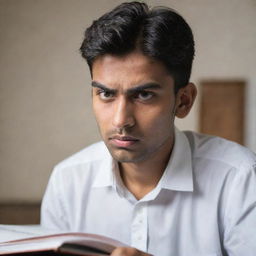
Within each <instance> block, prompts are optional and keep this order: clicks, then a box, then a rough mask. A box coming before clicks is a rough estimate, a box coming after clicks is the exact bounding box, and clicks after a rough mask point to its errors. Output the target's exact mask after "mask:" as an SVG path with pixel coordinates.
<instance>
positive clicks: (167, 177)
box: [92, 128, 193, 191]
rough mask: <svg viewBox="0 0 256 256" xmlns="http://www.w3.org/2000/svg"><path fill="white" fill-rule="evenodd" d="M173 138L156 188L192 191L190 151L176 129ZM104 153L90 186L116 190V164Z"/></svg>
mask: <svg viewBox="0 0 256 256" xmlns="http://www.w3.org/2000/svg"><path fill="white" fill-rule="evenodd" d="M174 137H175V141H174V146H173V150H172V153H171V156H170V159H169V162H168V164H167V167H166V169H165V172H164V174H163V176H162V178H161V180H160V181H159V184H158V186H157V187H158V188H159V187H160V189H161V188H164V189H168V190H176V191H193V174H192V160H191V149H190V145H189V142H188V139H187V137H186V135H185V134H184V133H183V132H181V131H179V130H178V129H177V128H175V136H174ZM106 151H107V152H106V154H105V155H104V158H103V160H102V161H101V163H100V166H99V171H98V173H97V175H96V178H95V180H94V183H93V185H92V186H93V187H107V186H112V187H114V188H115V189H117V186H119V185H120V177H119V176H120V175H118V174H117V172H118V167H117V163H116V161H114V160H113V159H112V157H111V155H110V153H109V152H108V150H107V148H106Z"/></svg>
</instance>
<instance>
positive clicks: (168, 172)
mask: <svg viewBox="0 0 256 256" xmlns="http://www.w3.org/2000/svg"><path fill="white" fill-rule="evenodd" d="M160 186H161V187H162V188H165V189H169V190H177V191H193V172H192V155H191V149H190V144H189V141H188V139H187V137H186V135H185V134H184V133H183V132H181V131H179V130H178V129H177V128H175V141H174V146H173V149H172V154H171V157H170V160H169V162H168V164H167V167H166V169H165V172H164V174H163V176H162V178H161V180H160Z"/></svg>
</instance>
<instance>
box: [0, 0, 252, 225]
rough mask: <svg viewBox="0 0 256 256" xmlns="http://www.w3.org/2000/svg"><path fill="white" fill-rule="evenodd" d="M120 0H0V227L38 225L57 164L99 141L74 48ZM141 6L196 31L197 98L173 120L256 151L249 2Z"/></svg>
mask: <svg viewBox="0 0 256 256" xmlns="http://www.w3.org/2000/svg"><path fill="white" fill-rule="evenodd" d="M121 2H123V1H118V0H93V1H86V0H72V1H71V0H43V1H42V0H0V121H1V125H0V141H1V142H0V223H2V224H3V223H8V224H27V223H38V222H39V208H40V202H41V199H42V196H43V193H44V191H45V188H46V185H47V181H48V179H49V176H50V173H51V171H52V168H53V167H54V165H55V164H57V163H58V162H59V161H61V160H63V159H64V158H66V157H68V156H69V155H71V154H73V153H75V152H77V151H79V150H80V149H82V148H83V147H85V146H87V145H89V144H91V143H93V142H96V141H98V140H100V137H99V135H98V130H97V126H96V123H95V120H94V117H93V113H92V110H91V95H90V75H89V71H88V68H87V65H86V62H85V61H84V60H83V59H82V58H81V57H80V54H79V50H78V49H79V47H80V44H81V42H82V38H83V32H84V30H85V28H86V27H88V26H89V25H90V24H91V23H92V21H93V20H94V19H96V18H98V17H99V16H100V15H102V14H103V13H105V12H106V11H109V10H111V9H112V8H113V7H114V6H116V5H118V4H120V3H121ZM144 2H147V3H148V4H149V5H150V6H156V5H164V6H169V7H172V8H174V9H176V10H177V11H178V12H179V13H180V14H181V15H182V16H184V17H185V19H186V20H187V22H188V23H189V24H190V25H191V27H192V30H193V32H194V37H195V42H196V57H195V61H194V66H193V71H192V77H191V81H193V82H194V83H195V84H196V85H197V87H198V90H199V97H198V99H197V102H196V104H195V106H194V108H193V110H192V112H191V113H190V115H189V116H188V117H187V118H186V119H182V120H177V121H176V124H177V126H178V127H179V128H180V129H182V130H194V131H198V132H205V133H209V134H214V135H219V136H223V137H225V138H229V139H231V140H234V141H237V142H238V143H241V144H243V145H245V146H247V147H249V148H250V149H251V150H253V151H256V136H255V131H256V100H255V99H256V87H255V86H256V70H255V67H256V29H255V28H256V1H255V0H243V1H240V0H217V1H212V0H193V1H191V0H179V1H177V0H176V1H175V0H168V1H167V0H166V1H164V0H162V1H161V0H158V1H153V0H152V1H144Z"/></svg>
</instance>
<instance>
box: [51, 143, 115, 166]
mask: <svg viewBox="0 0 256 256" xmlns="http://www.w3.org/2000/svg"><path fill="white" fill-rule="evenodd" d="M109 158H110V154H109V151H108V149H107V148H106V146H105V144H104V142H103V141H100V142H97V143H94V144H92V145H90V146H88V147H86V148H84V149H82V150H80V151H79V152H77V153H75V154H73V155H71V156H70V157H68V158H66V159H65V160H63V161H61V162H60V163H58V164H57V165H56V166H55V169H65V168H69V167H74V166H78V165H90V164H92V163H95V162H98V161H104V160H106V159H109Z"/></svg>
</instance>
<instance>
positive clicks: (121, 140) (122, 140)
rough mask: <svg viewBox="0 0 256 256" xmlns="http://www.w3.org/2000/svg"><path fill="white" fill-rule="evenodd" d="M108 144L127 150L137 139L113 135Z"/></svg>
mask: <svg viewBox="0 0 256 256" xmlns="http://www.w3.org/2000/svg"><path fill="white" fill-rule="evenodd" d="M109 140H110V143H111V144H113V145H114V146H117V147H121V148H128V147H131V146H132V145H134V144H136V143H137V142H138V141H139V139H137V138H135V137H133V136H121V135H115V136H112V137H110V139H109Z"/></svg>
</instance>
